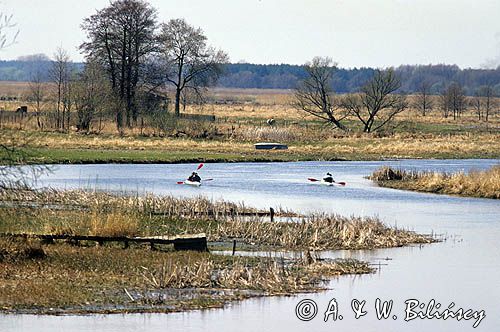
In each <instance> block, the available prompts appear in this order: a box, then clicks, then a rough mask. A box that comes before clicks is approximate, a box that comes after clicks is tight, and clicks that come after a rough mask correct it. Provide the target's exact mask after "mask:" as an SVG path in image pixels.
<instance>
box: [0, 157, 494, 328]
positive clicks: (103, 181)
mask: <svg viewBox="0 0 500 332" xmlns="http://www.w3.org/2000/svg"><path fill="white" fill-rule="evenodd" d="M499 162H500V161H499V160H453V161H448V160H405V161H387V162H302V163H257V164H246V163H239V164H207V165H206V166H205V167H204V168H203V169H202V170H201V175H202V177H203V176H205V177H209V178H214V181H211V182H209V183H207V185H206V186H202V187H200V188H191V187H188V186H183V185H177V184H176V181H179V180H182V179H183V178H184V177H185V176H186V175H188V174H189V173H190V172H191V171H192V170H193V168H195V167H196V165H72V166H60V167H58V168H57V169H56V170H55V172H54V173H53V174H51V175H50V176H48V177H46V178H44V179H42V181H41V183H40V185H41V186H48V185H50V186H55V187H62V188H75V187H91V188H96V187H97V188H99V189H105V190H119V191H134V192H139V193H145V192H154V193H157V194H172V195H176V196H196V195H205V196H208V197H212V198H214V199H219V198H223V199H226V200H233V201H244V202H245V204H247V205H250V206H256V207H263V208H268V207H269V206H272V207H279V206H281V207H284V208H290V209H293V210H296V211H299V212H308V211H327V212H335V213H340V214H344V215H351V214H353V215H375V214H376V215H379V216H380V217H381V218H382V219H383V220H385V221H386V222H387V223H388V224H391V225H397V226H398V227H405V228H409V229H414V230H417V231H420V232H434V233H440V234H446V235H447V237H448V240H447V241H446V242H444V243H438V244H433V245H426V246H415V247H405V248H396V249H380V250H359V251H335V252H324V253H322V256H323V257H343V258H348V257H350V258H359V259H362V260H367V261H370V262H372V263H375V264H378V263H380V270H379V271H378V272H377V273H375V274H373V275H364V276H346V277H341V278H337V279H334V280H332V281H331V282H330V287H331V288H332V289H331V290H329V291H326V292H322V293H318V294H303V295H299V296H294V297H271V298H263V299H252V300H247V301H243V302H241V303H236V304H231V305H229V306H228V307H227V308H225V309H218V310H207V311H193V312H188V313H176V314H168V315H164V314H157V315H155V314H153V315H114V316H113V315H112V316H84V317H33V316H14V315H7V316H0V331H24V330H33V331H59V330H61V331H66V330H78V331H93V330H100V331H136V330H151V331H153V330H166V329H168V330H169V331H181V330H182V331H186V330H187V331H197V330H202V329H203V330H205V331H235V330H238V331H256V330H262V331H274V330H289V331H302V330H314V331H331V330H335V329H338V330H342V331H364V332H368V331H402V330H404V331H419V332H421V331H471V330H473V329H472V324H473V321H468V322H467V321H461V322H457V321H456V320H447V321H441V320H440V321H438V320H425V321H424V320H414V321H411V322H404V321H403V318H404V317H403V316H404V301H405V300H406V299H411V298H417V299H419V300H420V301H421V302H428V301H429V300H431V299H436V300H437V301H438V302H440V303H441V304H442V305H443V306H444V307H447V306H448V305H449V304H450V303H451V302H455V303H456V307H463V308H464V309H468V308H472V309H475V310H481V309H484V310H486V314H487V317H486V319H485V320H484V321H483V322H482V323H481V325H480V326H479V328H478V329H481V330H483V331H496V330H497V328H498V326H500V318H499V317H498V313H500V287H498V280H500V257H499V255H498V253H499V252H500V250H499V249H500V244H499V239H500V204H499V202H498V201H497V200H487V199H471V198H460V197H450V196H444V195H443V196H438V195H432V194H422V193H412V192H405V191H397V190H392V189H385V188H378V187H376V186H374V185H373V184H372V183H371V182H370V181H368V180H366V179H364V176H366V175H368V174H370V173H371V172H372V171H373V170H374V169H376V168H377V167H379V166H380V165H392V166H400V167H404V168H412V169H418V170H424V169H425V170H443V171H447V172H453V171H458V170H465V171H468V170H470V169H484V168H487V167H490V166H492V165H494V164H498V163H499ZM327 171H330V172H332V173H333V175H334V178H335V179H336V180H337V181H345V182H347V186H346V187H345V188H337V187H323V186H318V185H314V184H311V183H307V178H308V177H321V176H322V175H323V174H325V173H326V172H327ZM287 255H293V254H287ZM387 258H389V259H387ZM333 297H335V298H336V299H337V301H338V303H339V307H340V311H341V314H342V315H343V316H344V320H342V321H337V322H331V321H330V322H328V323H324V322H323V320H322V311H324V310H325V309H326V306H327V304H328V302H329V301H330V300H331V298H333ZM305 298H310V299H313V300H315V301H316V302H317V303H318V306H319V311H320V312H319V314H318V316H317V317H316V318H315V319H313V320H312V321H310V322H302V321H299V320H298V319H297V318H296V317H295V313H294V312H295V306H296V304H297V303H298V302H299V301H300V300H301V299H305ZM353 298H357V299H359V300H363V299H364V300H366V301H367V305H366V310H367V311H368V315H367V316H365V317H363V318H361V319H358V320H356V319H354V318H353V314H352V311H351V310H350V302H351V300H352V299H353ZM376 298H381V299H382V300H389V299H393V300H394V313H396V314H397V315H398V319H397V320H392V319H388V320H381V321H379V320H377V319H376V317H375V314H374V302H375V299H376Z"/></svg>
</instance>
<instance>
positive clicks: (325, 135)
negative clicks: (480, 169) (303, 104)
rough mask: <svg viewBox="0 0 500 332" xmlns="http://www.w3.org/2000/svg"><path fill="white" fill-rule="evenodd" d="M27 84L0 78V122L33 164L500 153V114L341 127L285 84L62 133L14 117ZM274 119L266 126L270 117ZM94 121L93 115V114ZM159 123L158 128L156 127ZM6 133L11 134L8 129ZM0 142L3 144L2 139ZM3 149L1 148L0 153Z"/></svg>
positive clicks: (407, 117) (224, 92)
mask: <svg viewBox="0 0 500 332" xmlns="http://www.w3.org/2000/svg"><path fill="white" fill-rule="evenodd" d="M23 84H24V83H16V84H7V83H0V94H2V91H3V94H4V95H16V91H18V92H19V93H18V94H17V95H16V96H18V98H19V99H18V100H16V101H2V102H0V107H1V108H3V109H4V110H6V112H4V115H2V120H1V121H0V128H1V130H2V131H3V133H4V135H0V140H2V139H3V140H5V137H8V139H10V140H12V141H16V142H25V141H26V142H28V144H27V146H28V148H30V149H31V152H32V156H31V158H30V159H29V162H31V163H106V162H113V163H131V162H138V163H153V162H154V163H175V162H194V161H211V162H235V161H299V160H374V159H375V160H379V159H387V158H389V159H392V158H499V157H500V116H499V115H498V112H496V113H494V114H492V115H491V116H490V120H489V121H488V122H485V121H484V120H481V121H480V120H478V119H477V116H476V114H475V113H474V111H473V110H472V109H469V110H467V111H466V112H465V113H464V114H463V115H462V116H461V117H460V118H459V119H456V120H453V119H452V118H450V117H448V118H443V117H442V116H441V113H440V112H439V110H433V111H432V112H430V113H429V115H427V116H425V117H423V116H421V115H420V114H419V113H418V112H417V111H416V110H414V109H409V110H408V111H406V112H404V113H401V114H399V115H398V116H397V118H396V119H395V121H394V123H392V124H391V125H390V126H388V127H387V128H385V129H384V130H383V131H381V132H377V133H372V134H363V133H360V132H359V128H360V127H359V124H358V123H357V122H356V121H355V119H354V118H348V119H347V120H346V125H347V126H348V127H349V128H351V129H352V130H351V131H350V132H341V131H339V130H334V129H332V128H331V127H328V126H325V125H324V124H322V123H320V122H318V121H317V120H316V119H314V118H312V117H310V116H305V115H304V113H301V112H300V111H298V110H297V109H295V108H294V107H293V106H292V103H293V93H292V91H288V90H258V89H249V90H241V89H214V90H211V91H210V92H209V94H208V95H207V101H208V102H207V103H206V104H204V105H187V107H186V109H185V110H184V113H186V114H202V115H215V117H216V121H215V122H206V121H191V120H185V119H184V120H175V121H173V123H167V124H166V125H162V126H157V125H156V124H155V123H154V122H151V121H152V120H151V119H149V118H148V117H147V116H141V117H140V118H139V121H138V124H137V126H135V127H133V128H125V129H124V130H123V131H122V132H121V133H120V134H119V133H118V132H117V130H116V126H115V124H114V123H113V122H112V121H111V120H110V119H111V118H112V116H111V115H104V116H103V117H102V118H101V119H99V123H100V125H101V126H100V127H99V129H97V126H98V124H97V122H96V123H94V127H93V130H91V132H90V133H78V132H77V131H76V128H75V125H76V119H75V118H76V116H75V114H73V115H72V122H71V126H72V127H71V129H70V130H69V132H67V133H61V132H57V131H55V130H54V129H51V128H52V127H51V121H52V122H53V120H50V119H51V118H50V117H49V116H47V117H46V118H44V119H41V122H42V123H45V125H44V127H43V128H44V129H43V130H40V129H39V128H38V125H37V123H38V122H37V119H36V117H35V116H33V115H31V116H28V117H24V118H20V117H12V114H13V113H12V112H9V111H12V110H15V109H16V108H17V107H18V106H19V105H22V104H27V105H28V106H29V107H30V109H32V105H31V104H29V103H27V102H25V101H23V99H22V98H23V95H24V94H25V92H23V91H24V90H26V87H25V86H24V85H23ZM53 108H54V105H53V102H51V101H50V100H47V101H44V103H43V111H44V112H45V114H52V113H53V112H52V110H53ZM270 118H273V119H275V124H274V125H273V126H269V125H268V124H267V123H266V120H267V119H270ZM96 121H98V120H97V119H96ZM160 127H161V128H160ZM5 133H7V134H8V135H5ZM258 142H280V143H284V144H287V145H288V146H289V149H288V150H283V151H256V150H255V149H254V146H253V144H254V143H258ZM0 143H2V142H1V141H0ZM2 153H5V152H4V151H0V159H1V157H2V155H1V154H2Z"/></svg>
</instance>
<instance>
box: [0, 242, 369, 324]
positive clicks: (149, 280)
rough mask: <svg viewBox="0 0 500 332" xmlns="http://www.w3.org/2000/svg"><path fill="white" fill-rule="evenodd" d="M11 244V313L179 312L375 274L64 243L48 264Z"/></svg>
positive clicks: (4, 301) (3, 280) (352, 266)
mask: <svg viewBox="0 0 500 332" xmlns="http://www.w3.org/2000/svg"><path fill="white" fill-rule="evenodd" d="M6 241H7V242H8V248H11V247H15V248H17V249H15V250H10V252H12V253H13V252H16V254H15V255H14V254H11V256H9V257H10V258H9V259H0V285H1V287H0V311H8V312H25V313H49V314H58V313H90V312H111V313H113V312H134V311H135V312H145V311H147V312H164V311H179V310H187V309H194V308H204V307H213V306H221V305H222V304H223V303H225V302H227V301H233V300H239V299H242V298H246V297H249V296H262V295H276V294H293V293H297V292H303V291H317V290H320V289H323V287H322V280H323V279H322V278H324V277H326V276H336V275H341V274H346V273H370V272H372V271H373V270H372V269H371V268H370V267H369V266H368V264H366V263H362V262H357V261H356V262H343V261H322V262H321V266H319V265H317V263H306V262H305V261H303V260H300V259H299V260H283V259H272V258H267V257H227V256H219V255H212V254H209V253H198V252H165V251H151V250H148V249H134V250H123V249H119V248H115V247H76V246H72V245H69V244H64V243H60V244H55V245H45V246H44V248H43V250H44V251H43V253H44V255H45V256H44V257H43V259H42V258H39V257H34V256H33V254H31V255H29V256H27V255H26V254H25V252H27V250H28V249H27V248H31V244H28V243H27V242H19V241H20V240H19V239H1V240H0V244H1V248H4V247H6V245H5V242H6ZM15 241H18V243H14V242H15ZM2 250H3V249H2ZM29 250H31V249H29ZM20 253H23V254H20ZM22 255H23V256H22ZM21 256H22V258H21ZM249 291H250V293H249ZM130 294H132V295H130ZM207 296H208V297H207ZM119 308H121V309H119Z"/></svg>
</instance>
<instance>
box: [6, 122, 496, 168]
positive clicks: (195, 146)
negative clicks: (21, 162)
mask: <svg viewBox="0 0 500 332" xmlns="http://www.w3.org/2000/svg"><path fill="white" fill-rule="evenodd" d="M303 131H306V130H305V129H296V128H289V129H284V128H281V129H272V128H266V129H258V128H252V127H247V128H246V129H242V133H241V134H235V135H236V136H234V137H228V138H223V139H216V140H199V139H190V138H172V137H164V138H161V137H142V136H135V135H134V136H126V137H120V136H117V135H80V134H63V133H55V132H47V133H39V132H35V133H33V132H29V131H19V130H10V131H9V130H8V129H5V130H4V132H6V133H9V135H8V136H11V138H12V140H15V141H20V142H22V141H23V140H25V139H26V137H28V136H29V137H30V139H31V143H30V145H29V146H28V147H27V149H26V151H27V152H29V153H30V155H29V158H28V160H27V162H28V163H31V164H41V163H44V164H59V163H181V162H198V161H205V162H241V161H305V160H378V159H385V158H500V154H499V151H500V135H499V134H488V133H481V134H474V135H468V134H456V135H434V134H433V135H424V134H408V133H406V134H394V135H391V136H387V137H375V136H373V135H357V134H352V135H351V136H342V135H340V136H338V137H335V136H328V135H326V134H325V135H324V136H323V135H318V138H313V137H311V135H312V134H311V133H309V134H303ZM252 135H256V137H259V135H261V137H265V139H264V138H262V139H261V140H260V139H254V140H253V141H250V140H251V136H252ZM262 135H264V136H262ZM293 136H296V137H299V138H300V140H295V141H290V142H287V144H288V146H289V149H288V150H280V151H262V150H258V151H256V150H255V149H254V147H253V143H255V142H257V141H268V140H272V141H275V140H277V141H281V140H280V139H278V138H279V137H293ZM308 136H309V137H308ZM299 138H297V139H299ZM4 153H5V152H4V151H0V160H2V154H4Z"/></svg>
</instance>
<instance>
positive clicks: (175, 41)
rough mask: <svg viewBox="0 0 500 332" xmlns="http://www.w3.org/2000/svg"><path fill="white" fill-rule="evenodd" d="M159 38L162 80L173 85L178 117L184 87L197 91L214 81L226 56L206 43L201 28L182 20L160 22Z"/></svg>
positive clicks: (199, 91)
mask: <svg viewBox="0 0 500 332" xmlns="http://www.w3.org/2000/svg"><path fill="white" fill-rule="evenodd" d="M159 39H160V42H161V61H162V62H163V63H164V64H165V67H166V73H165V80H166V82H167V83H168V84H171V85H173V86H174V88H175V115H176V116H179V115H180V104H181V99H182V94H183V92H184V90H186V89H187V90H193V91H195V93H197V94H199V93H201V90H200V89H201V88H203V87H207V86H210V85H213V84H215V82H216V81H217V79H218V78H219V76H220V74H221V73H222V69H223V67H222V65H223V64H224V63H226V62H227V61H228V56H227V55H226V53H224V52H223V51H221V50H216V49H214V48H213V47H211V46H208V45H207V37H206V36H205V35H204V34H203V31H202V30H201V29H200V28H195V27H193V26H191V25H189V24H188V23H187V22H186V21H185V20H183V19H174V20H170V21H169V22H168V23H164V24H162V27H161V33H160V37H159Z"/></svg>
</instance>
